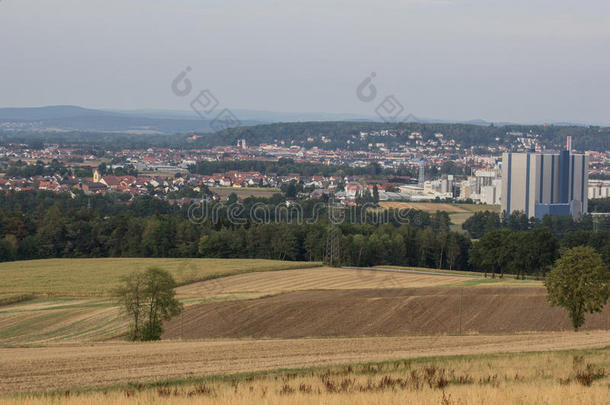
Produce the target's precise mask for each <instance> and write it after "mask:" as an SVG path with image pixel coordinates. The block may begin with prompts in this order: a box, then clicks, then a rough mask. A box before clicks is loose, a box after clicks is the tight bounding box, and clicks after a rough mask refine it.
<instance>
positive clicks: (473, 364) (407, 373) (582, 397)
mask: <svg viewBox="0 0 610 405" xmlns="http://www.w3.org/2000/svg"><path fill="white" fill-rule="evenodd" d="M609 368H610V351H609V350H600V349H589V350H570V351H559V352H557V351H556V352H542V353H540V352H538V353H519V354H493V355H475V356H472V355H471V356H449V357H435V358H419V359H414V360H396V361H386V362H376V363H374V364H370V363H367V364H350V365H342V366H330V367H315V368H304V369H291V370H272V371H268V372H258V373H246V374H241V375H231V376H219V377H203V378H196V379H186V380H182V381H177V382H174V383H167V384H158V385H156V386H155V385H152V384H151V385H146V384H137V385H132V386H129V387H128V386H122V387H116V388H115V389H111V390H106V389H104V390H103V391H93V392H79V391H61V392H59V393H50V394H38V395H25V396H21V395H20V396H16V397H13V398H8V397H6V399H5V402H6V403H7V404H11V405H12V404H24V405H40V404H47V403H62V404H69V405H72V404H81V403H87V404H92V405H93V404H95V405H97V404H99V405H107V404H149V403H150V404H153V403H164V404H176V405H182V404H192V403H197V404H227V405H228V404H231V405H234V404H238V405H241V404H243V405H246V404H248V405H250V404H254V403H265V404H285V403H291V404H293V403H296V404H307V405H309V404H319V403H324V404H345V403H349V404H362V405H365V404H367V405H368V404H404V403H412V404H434V405H437V404H442V405H451V404H485V405H487V404H512V403H514V404H536V405H538V404H541V403H544V404H548V403H570V404H586V405H590V404H606V403H607V402H608V401H607V399H608V387H607V384H608V381H609V380H610V375H609V373H608V372H607V370H608V369H609Z"/></svg>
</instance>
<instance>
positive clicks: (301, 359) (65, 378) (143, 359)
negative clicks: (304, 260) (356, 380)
mask: <svg viewBox="0 0 610 405" xmlns="http://www.w3.org/2000/svg"><path fill="white" fill-rule="evenodd" d="M609 345H610V332H607V331H606V332H586V333H574V332H562V333H536V334H524V335H508V336H438V337H400V338H358V339H348V338H341V339H339V338H333V339H286V340H225V341H223V340H221V341H184V342H180V341H174V342H172V341H167V342H158V343H127V342H113V343H103V344H102V343H98V344H91V345H87V346H66V345H60V346H49V347H34V348H5V349H0V359H2V362H0V394H8V393H11V392H24V391H30V392H31V391H45V390H65V389H69V388H72V387H95V386H108V385H114V384H126V383H128V382H151V381H164V380H168V379H183V378H189V377H194V376H205V375H217V374H230V373H239V372H253V371H257V370H274V369H278V368H298V367H311V366H325V365H333V364H351V363H364V362H370V361H387V360H397V359H408V358H417V357H427V356H447V355H458V354H461V355H468V354H484V353H498V352H511V353H515V352H521V351H524V350H530V351H541V350H561V349H579V348H601V347H607V346H609ZM548 370H549V372H552V371H553V370H552V369H551V368H549V369H548ZM526 371H527V369H526V367H524V368H523V372H526ZM559 377H561V378H566V377H567V375H566V374H565V373H562V374H560V375H557V378H559Z"/></svg>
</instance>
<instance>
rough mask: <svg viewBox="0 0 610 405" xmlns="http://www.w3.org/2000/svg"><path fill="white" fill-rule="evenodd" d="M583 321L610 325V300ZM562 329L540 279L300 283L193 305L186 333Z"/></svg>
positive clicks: (169, 331) (174, 333)
mask: <svg viewBox="0 0 610 405" xmlns="http://www.w3.org/2000/svg"><path fill="white" fill-rule="evenodd" d="M460 302H461V304H460ZM460 307H461V311H460ZM460 312H461V322H460ZM460 323H461V325H460ZM584 329H585V330H599V329H610V307H608V306H607V307H606V308H605V310H604V312H602V313H601V314H593V315H587V322H586V324H585V326H584ZM165 330H166V333H165V335H164V337H165V338H178V337H180V318H175V319H173V320H171V321H170V322H168V323H167V324H166V329H165ZM562 330H571V326H570V321H569V318H568V316H567V314H566V312H565V310H563V309H560V308H552V307H550V306H549V304H548V303H547V300H546V290H545V289H544V288H539V287H524V288H519V287H514V288H503V287H499V288H498V287H485V288H481V287H469V288H451V287H429V288H407V289H363V290H335V291H332V290H331V291H327V290H313V291H296V292H291V293H286V294H281V295H277V296H273V297H267V298H260V299H254V300H246V301H233V302H221V303H206V304H199V305H194V306H191V307H187V308H186V309H185V313H184V338H187V339H188V338H195V339H198V338H242V337H250V338H301V337H323V336H324V337H333V336H353V337H358V336H406V335H431V334H445V333H447V334H458V333H460V331H461V332H462V333H469V332H476V333H514V332H526V331H527V332H529V331H562Z"/></svg>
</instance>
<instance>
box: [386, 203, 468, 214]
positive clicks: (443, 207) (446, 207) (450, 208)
mask: <svg viewBox="0 0 610 405" xmlns="http://www.w3.org/2000/svg"><path fill="white" fill-rule="evenodd" d="M379 206H380V207H381V208H385V209H390V208H393V209H400V210H405V209H414V210H420V211H426V212H436V211H445V212H469V210H467V209H465V208H462V207H460V206H457V205H455V204H447V203H428V202H400V201H382V202H380V203H379Z"/></svg>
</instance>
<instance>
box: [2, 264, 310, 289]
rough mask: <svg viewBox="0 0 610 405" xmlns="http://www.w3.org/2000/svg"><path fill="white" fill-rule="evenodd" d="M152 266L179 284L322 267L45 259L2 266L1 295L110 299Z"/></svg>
mask: <svg viewBox="0 0 610 405" xmlns="http://www.w3.org/2000/svg"><path fill="white" fill-rule="evenodd" d="M150 266H157V267H161V268H163V269H165V270H167V271H169V272H170V273H171V274H172V275H173V276H174V278H175V279H176V281H177V282H178V284H188V283H192V282H195V281H201V280H206V279H211V278H215V277H219V276H227V275H231V274H239V273H244V272H256V271H273V270H283V269H294V268H304V267H315V266H319V264H318V263H312V262H308V263H302V262H281V261H274V260H263V259H146V258H103V259H45V260H26V261H16V262H6V263H0V277H1V279H2V283H1V284H0V294H2V293H11V294H34V295H53V296H65V297H75V296H109V295H112V294H113V290H114V289H115V288H117V287H118V286H119V283H120V280H121V277H122V276H125V275H126V274H129V273H130V272H132V271H135V270H144V269H146V268H147V267H150Z"/></svg>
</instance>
